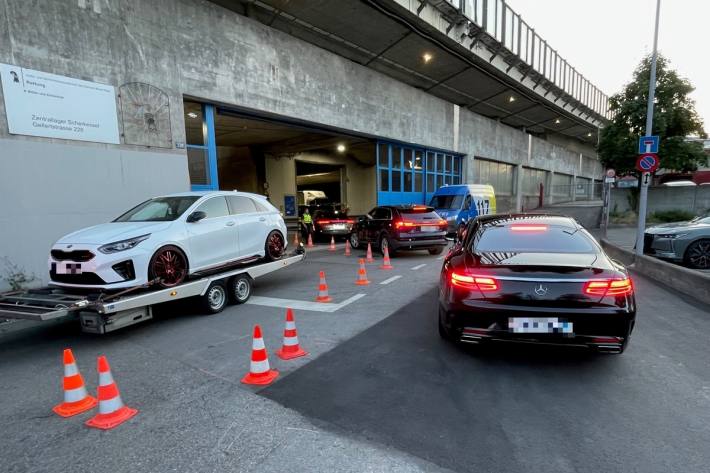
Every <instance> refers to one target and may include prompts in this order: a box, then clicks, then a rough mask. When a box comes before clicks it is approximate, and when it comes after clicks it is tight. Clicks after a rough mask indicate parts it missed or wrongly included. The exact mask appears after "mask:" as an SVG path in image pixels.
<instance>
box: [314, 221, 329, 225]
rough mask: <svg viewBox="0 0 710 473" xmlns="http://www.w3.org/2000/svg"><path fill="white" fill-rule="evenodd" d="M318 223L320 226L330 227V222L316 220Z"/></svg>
mask: <svg viewBox="0 0 710 473" xmlns="http://www.w3.org/2000/svg"><path fill="white" fill-rule="evenodd" d="M316 223H317V224H318V225H328V224H329V223H330V220H316Z"/></svg>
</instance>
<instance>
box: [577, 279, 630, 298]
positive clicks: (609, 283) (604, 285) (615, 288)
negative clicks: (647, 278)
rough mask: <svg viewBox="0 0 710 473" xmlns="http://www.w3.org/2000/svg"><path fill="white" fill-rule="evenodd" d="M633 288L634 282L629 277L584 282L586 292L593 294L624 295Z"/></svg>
mask: <svg viewBox="0 0 710 473" xmlns="http://www.w3.org/2000/svg"><path fill="white" fill-rule="evenodd" d="M633 290H634V284H633V282H631V279H629V278H625V279H605V280H596V281H587V282H586V283H585V284H584V293H585V294H588V295H593V296H623V295H626V294H631V293H632V292H633Z"/></svg>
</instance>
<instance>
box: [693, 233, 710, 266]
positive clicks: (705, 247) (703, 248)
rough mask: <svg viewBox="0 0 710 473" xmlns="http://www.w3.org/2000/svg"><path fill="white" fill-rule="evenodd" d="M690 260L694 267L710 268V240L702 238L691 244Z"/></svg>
mask: <svg viewBox="0 0 710 473" xmlns="http://www.w3.org/2000/svg"><path fill="white" fill-rule="evenodd" d="M688 262H689V263H690V265H691V266H692V267H693V268H698V269H708V268H710V240H700V241H696V242H695V243H693V244H692V245H690V247H689V248H688Z"/></svg>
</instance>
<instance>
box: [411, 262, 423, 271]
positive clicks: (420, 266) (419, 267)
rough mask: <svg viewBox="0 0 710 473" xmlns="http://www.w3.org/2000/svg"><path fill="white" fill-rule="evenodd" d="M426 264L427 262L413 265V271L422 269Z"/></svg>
mask: <svg viewBox="0 0 710 473" xmlns="http://www.w3.org/2000/svg"><path fill="white" fill-rule="evenodd" d="M424 266H426V263H423V264H418V265H416V266H412V271H416V270H417V269H422V268H423V267H424Z"/></svg>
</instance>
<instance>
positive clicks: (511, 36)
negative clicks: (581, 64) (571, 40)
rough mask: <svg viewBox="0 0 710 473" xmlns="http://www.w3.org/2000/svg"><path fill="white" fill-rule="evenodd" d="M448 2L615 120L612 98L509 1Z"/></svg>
mask: <svg viewBox="0 0 710 473" xmlns="http://www.w3.org/2000/svg"><path fill="white" fill-rule="evenodd" d="M448 2H449V3H450V4H451V5H452V6H453V7H455V8H457V9H458V10H459V11H460V12H461V13H462V14H463V15H464V16H465V17H466V18H468V20H469V21H471V22H472V23H474V24H475V25H476V26H478V27H479V28H480V29H481V30H482V31H484V32H485V33H487V34H488V35H489V36H491V37H492V38H495V39H496V40H497V41H498V42H500V44H502V45H503V46H504V47H505V48H506V49H508V51H510V52H511V53H513V54H514V55H516V56H517V57H518V58H519V59H520V61H522V62H524V63H525V64H527V65H528V66H530V67H531V68H532V69H534V70H535V71H537V72H538V73H539V74H541V75H542V76H543V77H545V78H546V79H547V80H549V81H550V82H551V83H553V84H554V85H555V86H557V87H558V88H559V89H560V90H562V91H564V92H565V93H566V94H568V95H569V96H570V97H572V98H573V99H575V100H577V101H578V102H579V103H580V104H582V105H584V106H586V107H587V108H589V109H590V110H593V111H594V112H596V113H597V114H599V115H601V116H603V117H605V118H611V114H610V111H609V97H608V96H607V95H606V94H604V93H603V92H602V91H601V90H599V89H598V88H597V87H596V86H594V84H592V83H591V82H590V81H589V80H587V79H586V78H585V77H584V76H582V74H580V73H579V72H578V71H577V70H576V69H575V68H574V67H572V66H571V65H570V64H569V63H568V62H567V61H566V60H564V59H563V58H562V57H560V55H559V54H558V52H557V51H556V50H555V49H554V48H552V47H551V46H550V45H548V44H547V41H545V40H544V39H542V38H541V37H540V36H539V35H538V34H537V33H536V32H535V29H534V28H531V27H530V25H528V24H527V23H526V22H525V21H524V20H523V19H522V18H521V16H520V15H519V14H517V13H515V11H513V9H512V8H510V7H509V6H508V5H507V4H506V3H505V0H448Z"/></svg>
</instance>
